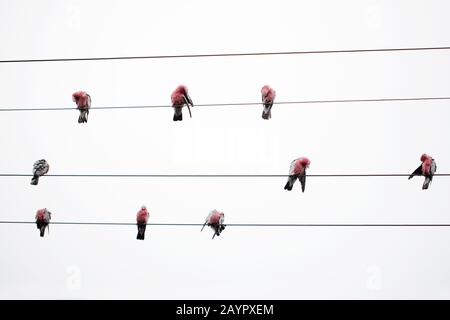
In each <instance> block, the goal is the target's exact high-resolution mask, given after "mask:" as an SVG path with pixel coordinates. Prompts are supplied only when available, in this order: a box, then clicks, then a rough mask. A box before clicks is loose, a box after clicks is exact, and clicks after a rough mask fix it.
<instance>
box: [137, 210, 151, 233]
mask: <svg viewBox="0 0 450 320" xmlns="http://www.w3.org/2000/svg"><path fill="white" fill-rule="evenodd" d="M149 216H150V214H149V213H148V211H147V208H146V207H145V206H142V207H141V209H140V210H139V211H138V213H137V215H136V223H137V227H138V233H137V237H136V239H138V240H144V238H145V228H146V227H147V222H148V217H149Z"/></svg>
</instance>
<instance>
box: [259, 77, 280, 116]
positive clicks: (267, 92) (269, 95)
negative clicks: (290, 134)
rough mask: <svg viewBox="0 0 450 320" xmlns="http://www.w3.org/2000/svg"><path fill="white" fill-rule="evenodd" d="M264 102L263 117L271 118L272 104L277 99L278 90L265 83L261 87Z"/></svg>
mask: <svg viewBox="0 0 450 320" xmlns="http://www.w3.org/2000/svg"><path fill="white" fill-rule="evenodd" d="M261 96H262V103H263V106H264V110H263V113H262V118H263V119H265V120H269V119H270V118H272V106H273V102H274V100H275V96H276V92H275V90H273V89H272V88H271V87H269V86H268V85H265V86H264V87H262V89H261Z"/></svg>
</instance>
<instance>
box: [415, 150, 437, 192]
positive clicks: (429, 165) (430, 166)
mask: <svg viewBox="0 0 450 320" xmlns="http://www.w3.org/2000/svg"><path fill="white" fill-rule="evenodd" d="M420 161H422V164H421V165H420V166H419V167H418V168H417V169H416V170H414V172H413V173H411V175H410V176H409V178H408V180H409V179H411V178H412V177H414V176H424V177H425V181H424V182H423V186H422V189H423V190H425V189H428V186H429V185H430V183H431V181H432V180H433V175H434V173H435V172H436V169H437V166H436V162H435V161H434V159H433V158H432V157H431V156H429V155H427V154H426V153H424V154H422V156H421V157H420Z"/></svg>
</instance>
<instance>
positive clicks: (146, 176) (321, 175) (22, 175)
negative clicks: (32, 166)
mask: <svg viewBox="0 0 450 320" xmlns="http://www.w3.org/2000/svg"><path fill="white" fill-rule="evenodd" d="M410 175H411V174H410V173H354V174H307V175H306V177H311V178H325V177H326V178H351V177H409V176H410ZM31 176H32V174H27V173H0V177H31ZM288 176H289V174H46V175H45V176H44V177H59V178H63V177H65V178H74V177H79V178H281V177H288ZM434 176H441V177H448V176H450V173H435V174H434Z"/></svg>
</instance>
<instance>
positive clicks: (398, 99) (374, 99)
mask: <svg viewBox="0 0 450 320" xmlns="http://www.w3.org/2000/svg"><path fill="white" fill-rule="evenodd" d="M438 100H450V97H411V98H373V99H335V100H299V101H281V102H274V105H288V104H294V105H295V104H321V103H358V102H359V103H365V102H400V101H438ZM235 106H261V102H235V103H205V104H196V105H195V107H235ZM150 108H172V106H171V105H146V106H115V107H114V106H112V107H91V108H90V110H110V109H150ZM63 110H76V107H43V108H0V112H8V111H10V112H12V111H63Z"/></svg>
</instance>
